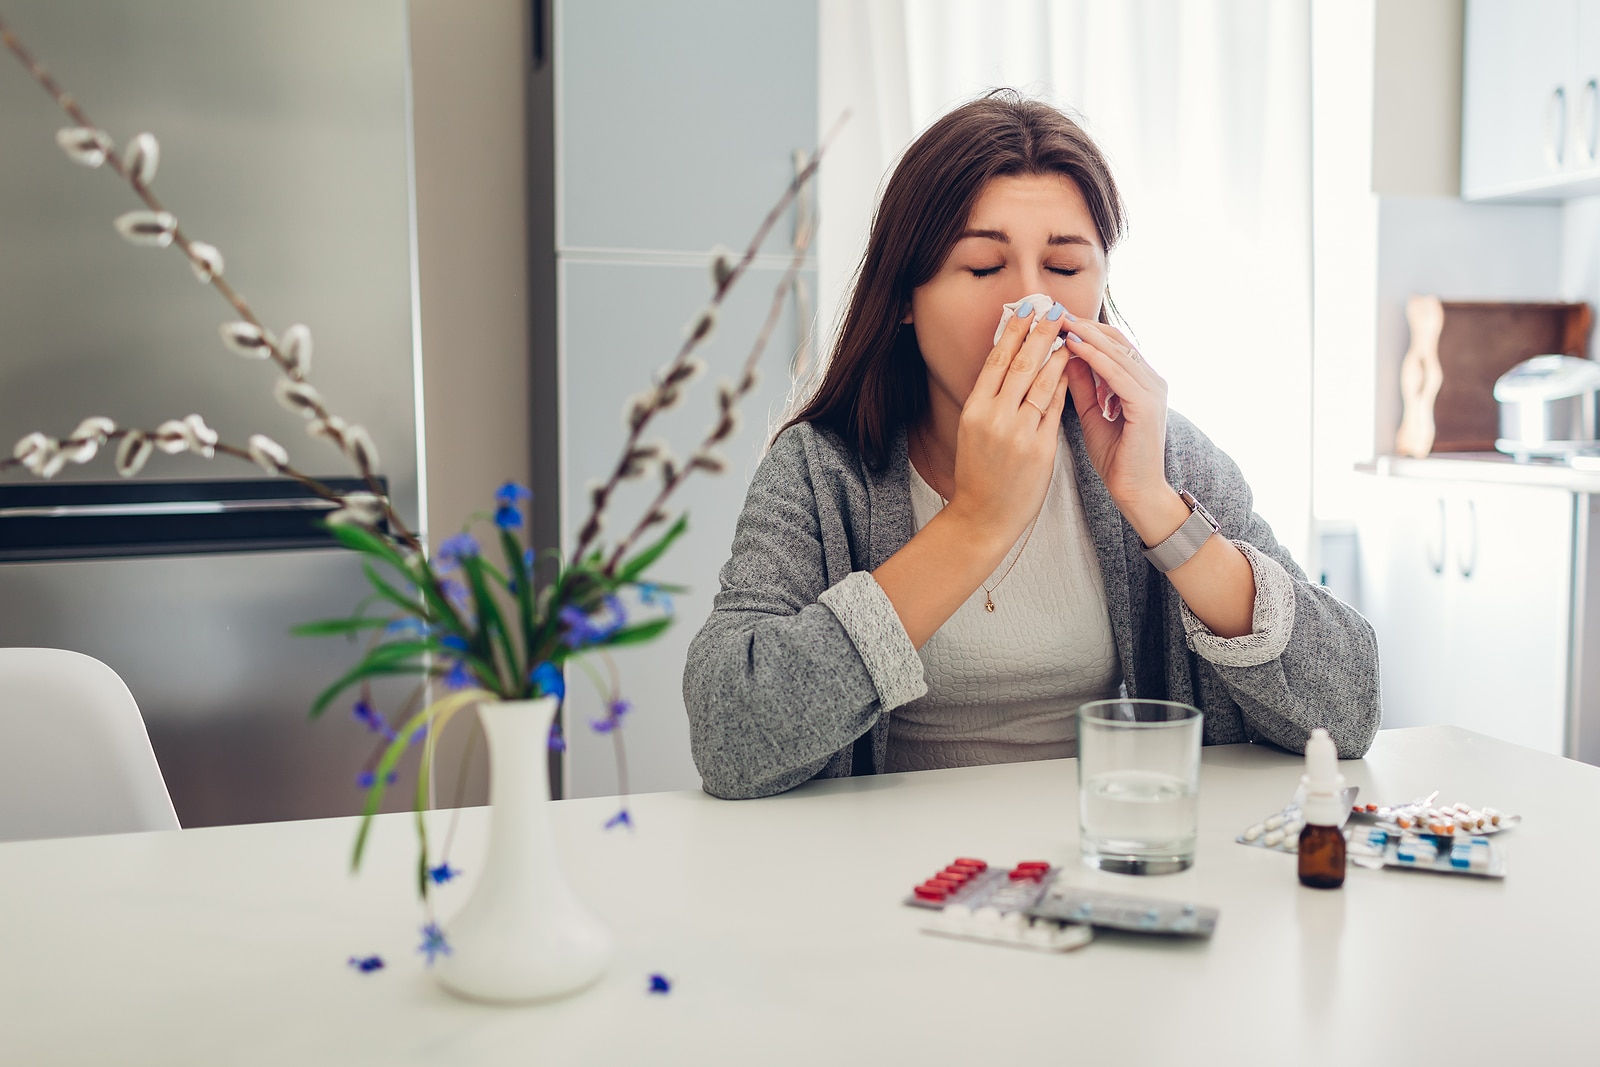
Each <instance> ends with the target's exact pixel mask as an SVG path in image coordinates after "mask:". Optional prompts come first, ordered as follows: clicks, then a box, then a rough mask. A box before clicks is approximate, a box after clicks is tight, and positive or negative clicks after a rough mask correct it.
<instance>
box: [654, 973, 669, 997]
mask: <svg viewBox="0 0 1600 1067" xmlns="http://www.w3.org/2000/svg"><path fill="white" fill-rule="evenodd" d="M650 992H652V993H670V992H672V983H671V982H669V981H667V976H666V975H664V974H652V975H651V976H650Z"/></svg>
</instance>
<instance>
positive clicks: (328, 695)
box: [310, 660, 428, 719]
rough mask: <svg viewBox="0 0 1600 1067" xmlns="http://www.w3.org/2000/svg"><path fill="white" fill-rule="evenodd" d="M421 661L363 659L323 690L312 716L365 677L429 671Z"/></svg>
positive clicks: (321, 711)
mask: <svg viewBox="0 0 1600 1067" xmlns="http://www.w3.org/2000/svg"><path fill="white" fill-rule="evenodd" d="M427 669H428V668H427V667H426V666H425V665H423V664H421V663H371V662H369V661H368V660H362V661H361V662H360V663H358V664H356V665H355V666H354V667H352V668H350V670H349V671H347V672H346V673H345V675H344V677H342V678H340V679H339V680H338V681H337V682H334V683H333V684H332V685H330V686H328V688H326V689H324V690H323V691H322V694H321V695H320V696H318V697H317V699H316V700H315V701H314V702H313V703H312V705H311V712H310V715H311V718H313V719H315V718H316V717H317V716H319V715H321V714H322V713H323V711H325V710H326V709H327V707H328V705H329V704H331V703H333V698H334V697H336V696H338V695H339V694H340V693H342V692H344V691H345V690H346V689H349V688H350V687H351V686H352V685H355V684H356V683H357V682H359V681H361V680H362V679H363V678H375V677H377V676H379V675H383V674H421V673H425V672H426V671H427Z"/></svg>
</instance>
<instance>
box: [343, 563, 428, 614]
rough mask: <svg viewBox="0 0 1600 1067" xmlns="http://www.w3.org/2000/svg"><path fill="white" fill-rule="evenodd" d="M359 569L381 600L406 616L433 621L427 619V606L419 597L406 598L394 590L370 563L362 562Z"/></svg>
mask: <svg viewBox="0 0 1600 1067" xmlns="http://www.w3.org/2000/svg"><path fill="white" fill-rule="evenodd" d="M361 569H362V571H363V572H365V573H366V576H367V581H369V582H371V583H372V588H373V589H374V590H376V591H377V594H378V595H379V596H381V597H382V598H383V599H385V600H387V601H389V603H391V604H393V605H395V606H396V607H398V608H399V609H400V610H401V611H404V612H405V613H406V614H407V615H414V616H416V617H417V618H419V619H421V620H422V621H423V622H431V621H433V620H432V619H430V618H429V617H428V609H427V605H426V604H424V603H423V602H422V599H421V598H420V597H408V596H406V595H405V594H404V593H402V592H401V591H400V590H398V589H396V588H395V587H394V586H392V585H390V584H389V583H388V582H387V581H385V580H384V578H383V576H382V575H380V574H379V573H378V572H377V569H376V568H374V567H373V566H372V564H371V563H369V562H367V561H365V560H363V561H362V563H361Z"/></svg>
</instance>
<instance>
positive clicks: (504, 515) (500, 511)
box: [494, 504, 522, 530]
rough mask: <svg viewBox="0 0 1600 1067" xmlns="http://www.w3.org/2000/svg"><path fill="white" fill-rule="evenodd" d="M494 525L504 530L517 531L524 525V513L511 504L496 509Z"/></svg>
mask: <svg viewBox="0 0 1600 1067" xmlns="http://www.w3.org/2000/svg"><path fill="white" fill-rule="evenodd" d="M494 524H495V525H496V526H498V527H500V529H502V530H515V529H516V528H517V527H519V526H521V525H522V511H521V509H519V508H516V507H513V506H512V505H510V504H501V505H500V506H499V507H497V508H495V509H494Z"/></svg>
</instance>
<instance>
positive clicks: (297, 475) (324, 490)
mask: <svg viewBox="0 0 1600 1067" xmlns="http://www.w3.org/2000/svg"><path fill="white" fill-rule="evenodd" d="M130 433H142V434H144V435H145V436H146V437H154V436H155V432H154V431H153V430H135V429H132V428H131V427H124V428H123V429H120V430H112V431H111V432H110V433H108V434H106V435H105V436H106V443H107V446H109V444H110V442H112V441H115V440H117V439H118V438H121V437H126V436H128V435H129V434H130ZM90 440H91V438H87V437H69V438H67V439H66V440H65V441H62V442H61V447H62V448H71V447H73V446H75V445H86V444H88V443H89V441H90ZM94 440H98V438H94ZM211 449H212V451H213V452H220V453H222V454H223V455H225V456H233V457H235V458H237V459H242V460H245V461H246V462H250V463H254V462H255V457H253V456H251V455H250V453H249V452H248V451H246V450H245V449H243V448H239V447H237V446H234V445H229V444H223V443H222V442H220V441H219V442H218V443H217V444H214V445H212V446H211ZM22 465H23V464H22V460H20V459H15V458H9V457H8V458H6V459H0V471H5V470H8V469H10V468H12V467H20V466H22ZM278 473H279V474H281V475H283V477H285V478H289V479H292V480H293V481H296V482H299V483H300V484H301V485H303V486H305V487H306V488H307V489H309V490H311V491H312V492H313V493H315V494H316V495H317V496H320V497H322V499H324V500H330V501H332V502H333V503H335V504H339V503H342V502H343V500H344V498H343V497H341V496H340V495H339V494H338V492H336V491H335V490H333V489H330V488H328V486H326V485H324V484H322V483H321V482H319V481H317V480H316V479H315V478H313V477H311V476H310V475H308V474H304V473H302V472H300V471H297V470H295V469H294V468H293V467H291V466H288V465H287V464H285V465H284V466H283V467H280V468H279V470H278Z"/></svg>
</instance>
